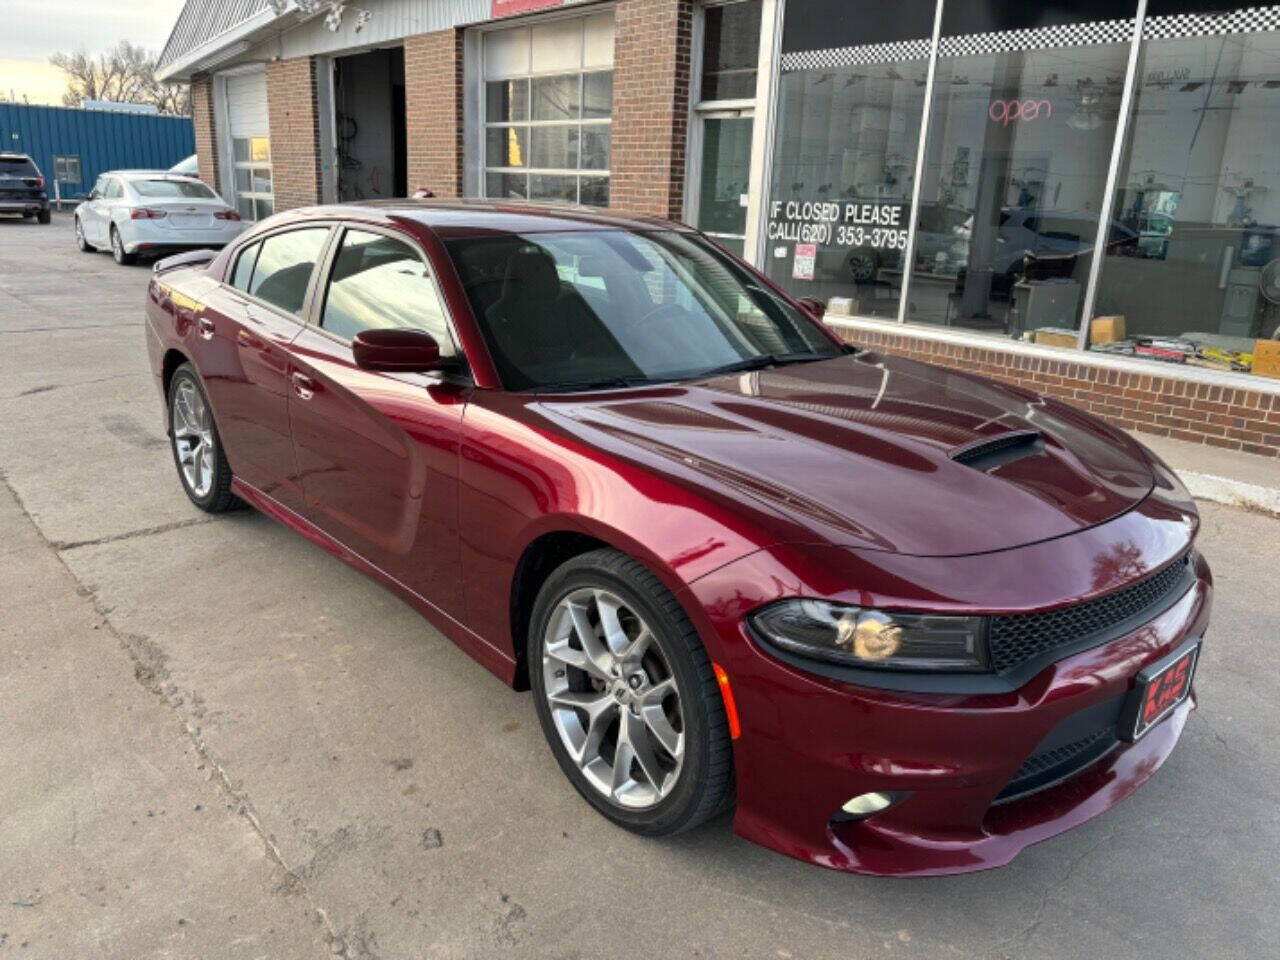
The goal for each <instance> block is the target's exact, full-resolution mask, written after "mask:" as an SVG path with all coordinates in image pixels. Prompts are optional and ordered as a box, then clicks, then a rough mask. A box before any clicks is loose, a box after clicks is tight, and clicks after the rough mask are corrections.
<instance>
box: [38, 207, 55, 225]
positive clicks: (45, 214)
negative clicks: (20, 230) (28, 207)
mask: <svg viewBox="0 0 1280 960" xmlns="http://www.w3.org/2000/svg"><path fill="white" fill-rule="evenodd" d="M36 219H37V220H38V221H40V222H41V223H49V222H50V221H51V220H52V219H53V215H52V214H50V213H49V211H48V210H41V211H40V212H39V213H37V214H36Z"/></svg>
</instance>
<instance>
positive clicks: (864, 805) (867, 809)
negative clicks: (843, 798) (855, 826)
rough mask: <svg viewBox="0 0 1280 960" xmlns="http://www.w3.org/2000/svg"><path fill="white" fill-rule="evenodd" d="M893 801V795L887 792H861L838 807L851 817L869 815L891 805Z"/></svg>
mask: <svg viewBox="0 0 1280 960" xmlns="http://www.w3.org/2000/svg"><path fill="white" fill-rule="evenodd" d="M893 801H894V798H893V795H892V794H889V793H863V794H860V795H859V796H856V797H854V798H853V799H852V800H850V801H848V802H847V803H846V804H845V805H844V806H843V807H841V808H840V809H841V810H843V811H844V812H845V813H847V814H849V816H851V817H869V816H871V814H873V813H879V812H880V811H881V810H884V809H885V808H886V807H891V806H893Z"/></svg>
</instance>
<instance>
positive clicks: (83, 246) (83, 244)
mask: <svg viewBox="0 0 1280 960" xmlns="http://www.w3.org/2000/svg"><path fill="white" fill-rule="evenodd" d="M76 246H77V247H79V249H80V252H81V253H94V252H96V251H97V249H98V248H97V247H95V246H93V245H92V244H90V243H89V241H88V240H86V239H85V238H84V224H83V223H81V222H80V218H79V217H78V216H77V217H76Z"/></svg>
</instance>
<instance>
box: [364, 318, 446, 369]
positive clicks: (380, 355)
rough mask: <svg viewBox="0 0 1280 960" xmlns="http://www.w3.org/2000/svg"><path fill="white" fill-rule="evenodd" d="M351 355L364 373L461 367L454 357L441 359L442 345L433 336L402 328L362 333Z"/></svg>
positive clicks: (377, 329) (379, 329)
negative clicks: (369, 371) (370, 371)
mask: <svg viewBox="0 0 1280 960" xmlns="http://www.w3.org/2000/svg"><path fill="white" fill-rule="evenodd" d="M351 352H352V353H353V354H354V355H355V360H356V366H358V367H359V368H360V369H362V370H380V371H383V372H386V373H427V372H429V371H432V370H452V369H453V368H455V367H456V366H457V360H455V359H454V358H453V357H442V356H440V344H438V343H436V338H435V337H433V336H431V334H429V333H424V332H423V331H421V330H406V329H404V328H402V327H389V328H376V329H373V330H361V331H360V332H359V333H357V334H356V338H355V340H353V341H352V342H351Z"/></svg>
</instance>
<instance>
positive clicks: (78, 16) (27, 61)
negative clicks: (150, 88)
mask: <svg viewBox="0 0 1280 960" xmlns="http://www.w3.org/2000/svg"><path fill="white" fill-rule="evenodd" d="M182 4H183V0H0V8H3V13H4V15H3V18H2V19H3V29H0V90H3V91H4V94H5V96H6V97H7V96H8V95H9V92H10V91H11V90H12V91H13V93H14V94H16V95H17V97H18V98H19V99H21V98H22V96H23V95H24V94H25V95H26V96H27V97H28V98H30V100H31V102H32V103H59V102H61V100H62V90H63V85H64V84H63V74H62V72H61V71H59V70H55V69H54V68H53V67H50V66H49V57H51V56H52V55H53V54H55V53H57V52H58V51H59V50H65V51H67V52H68V53H73V52H75V51H76V50H86V51H88V52H89V53H97V52H99V51H101V50H105V49H107V48H108V47H113V46H115V44H116V43H117V42H118V41H120V40H128V41H130V42H132V43H138V44H141V45H142V46H144V47H146V48H148V49H150V50H153V51H155V52H157V53H159V51H160V48H161V47H163V46H164V42H165V41H166V40H167V39H169V31H170V29H171V28H172V27H173V23H174V21H175V20H177V18H178V11H179V10H181V9H182Z"/></svg>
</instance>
